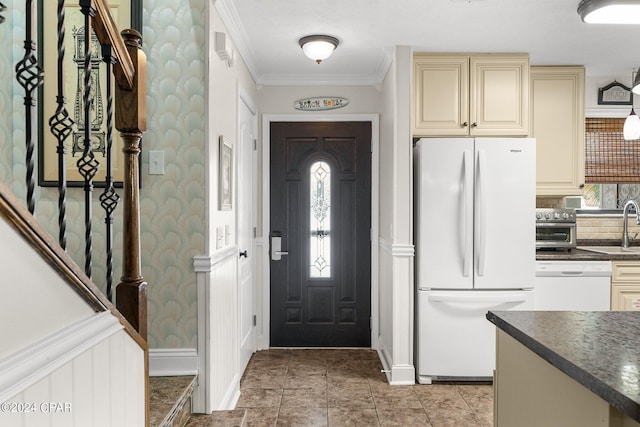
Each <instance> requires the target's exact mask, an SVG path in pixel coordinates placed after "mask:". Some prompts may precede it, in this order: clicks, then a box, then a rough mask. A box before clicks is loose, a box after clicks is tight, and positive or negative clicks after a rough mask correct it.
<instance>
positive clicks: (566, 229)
mask: <svg viewBox="0 0 640 427" xmlns="http://www.w3.org/2000/svg"><path fill="white" fill-rule="evenodd" d="M575 247H576V211H575V209H557V208H555V209H536V249H542V248H549V249H551V248H554V249H555V248H557V249H566V248H575Z"/></svg>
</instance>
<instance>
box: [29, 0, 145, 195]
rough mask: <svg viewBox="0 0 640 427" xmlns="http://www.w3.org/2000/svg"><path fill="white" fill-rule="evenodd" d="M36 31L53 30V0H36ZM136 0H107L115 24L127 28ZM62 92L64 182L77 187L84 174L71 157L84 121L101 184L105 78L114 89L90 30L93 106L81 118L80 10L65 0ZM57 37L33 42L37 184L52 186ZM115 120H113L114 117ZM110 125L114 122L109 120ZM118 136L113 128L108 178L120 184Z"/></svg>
mask: <svg viewBox="0 0 640 427" xmlns="http://www.w3.org/2000/svg"><path fill="white" fill-rule="evenodd" d="M39 7H40V10H39V12H40V13H39V17H40V18H39V23H38V24H39V34H41V35H42V34H57V25H58V21H57V2H53V1H45V2H40V5H39ZM139 7H140V2H137V1H132V0H110V1H109V8H110V11H111V14H112V16H113V18H114V20H115V22H116V24H117V26H118V28H120V29H125V28H131V27H132V19H131V18H132V15H135V16H139V14H140V11H138V10H136V11H133V10H132V9H133V8H135V9H138V8H139ZM64 13H65V20H64V28H65V38H64V48H65V55H64V62H63V65H64V81H63V83H64V96H65V98H66V110H67V112H68V114H69V116H70V118H71V119H72V120H73V122H74V124H73V127H72V130H71V133H70V134H69V136H68V137H67V139H66V140H65V148H66V157H65V163H66V176H67V185H68V186H70V187H80V186H82V185H83V184H84V179H83V178H82V175H81V174H80V172H79V171H78V166H77V162H78V159H79V158H81V156H82V153H83V151H84V132H85V126H90V127H91V150H92V152H93V155H94V156H95V159H96V160H97V161H98V172H97V173H96V175H95V178H94V181H93V183H94V185H95V186H97V187H103V186H104V185H105V178H106V152H107V94H106V86H107V78H110V79H111V84H112V88H113V89H114V90H113V92H115V80H114V78H113V75H111V76H107V75H106V67H105V64H104V62H103V61H102V53H101V47H100V43H99V42H98V39H97V37H96V36H95V34H93V31H92V34H93V37H92V39H91V50H92V59H91V84H92V87H91V90H92V97H93V106H92V109H91V120H90V123H85V117H84V102H83V95H84V90H83V85H84V82H83V80H84V39H85V34H84V15H83V14H82V12H81V10H80V5H79V1H78V0H70V1H66V2H65V5H64ZM57 44H58V40H57V37H46V38H43V37H41V38H40V40H39V41H38V48H39V49H38V56H39V58H40V63H41V64H42V65H41V66H42V68H43V70H44V73H45V81H44V84H43V85H42V87H41V88H40V90H39V96H38V117H39V118H38V131H39V138H38V184H39V185H40V186H43V187H54V186H57V184H58V154H57V146H58V141H57V139H56V138H55V136H54V135H53V134H52V133H51V129H50V127H49V119H50V118H51V117H52V116H54V115H55V112H56V108H57V106H58V104H57V95H58V84H57V83H58V52H57ZM114 121H115V119H114ZM114 126H115V123H114ZM122 146H123V143H122V139H121V138H120V135H119V132H118V131H117V130H116V129H113V148H112V160H113V163H112V164H113V177H114V180H115V183H116V186H118V187H121V186H122V181H123V178H124V163H123V153H122Z"/></svg>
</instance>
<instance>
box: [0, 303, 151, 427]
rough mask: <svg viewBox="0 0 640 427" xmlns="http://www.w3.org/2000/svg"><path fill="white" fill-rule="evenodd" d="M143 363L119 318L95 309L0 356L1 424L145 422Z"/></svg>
mask: <svg viewBox="0 0 640 427" xmlns="http://www.w3.org/2000/svg"><path fill="white" fill-rule="evenodd" d="M144 366H145V362H144V351H143V350H142V349H141V348H140V346H139V345H138V344H137V343H136V342H135V341H134V340H133V339H132V338H131V337H130V336H129V335H128V334H127V332H126V331H125V330H124V329H123V327H122V325H120V323H119V322H118V320H117V319H116V318H115V317H113V316H112V315H111V313H109V312H100V313H97V314H95V315H94V316H92V317H91V318H90V319H87V320H83V321H81V322H78V323H75V324H73V325H71V326H69V327H67V328H64V329H62V330H60V331H58V332H56V333H55V334H53V335H50V336H48V337H46V338H45V339H43V340H41V341H39V342H37V343H34V344H33V345H31V346H29V347H27V348H25V349H23V350H21V351H19V352H17V353H14V354H13V355H11V356H9V357H6V358H4V359H3V360H1V361H0V390H2V391H1V392H0V402H2V403H3V407H2V409H3V410H2V411H0V425H2V426H16V427H22V426H25V427H26V426H41V425H43V426H44V425H47V426H65V427H67V426H68V427H86V426H92V427H93V426H95V427H102V426H126V427H128V426H132V427H133V426H136V427H137V426H141V425H144V419H145V383H146V380H145V371H144ZM12 410H15V412H12ZM26 410H29V411H30V412H28V413H26V412H25V411H26Z"/></svg>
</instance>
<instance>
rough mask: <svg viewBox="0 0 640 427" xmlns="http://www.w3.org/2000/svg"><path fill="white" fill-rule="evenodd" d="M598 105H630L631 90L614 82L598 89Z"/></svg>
mask: <svg viewBox="0 0 640 427" xmlns="http://www.w3.org/2000/svg"><path fill="white" fill-rule="evenodd" d="M598 105H631V89H629V88H628V87H626V86H625V85H623V84H622V83H618V82H617V81H615V80H614V81H613V82H612V83H609V84H608V85H606V86H604V87H601V88H599V89H598Z"/></svg>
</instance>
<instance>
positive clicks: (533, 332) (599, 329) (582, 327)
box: [487, 311, 640, 422]
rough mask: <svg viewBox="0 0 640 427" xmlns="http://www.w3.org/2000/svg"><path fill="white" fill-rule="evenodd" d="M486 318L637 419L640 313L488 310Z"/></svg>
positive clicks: (639, 403) (639, 409)
mask: <svg viewBox="0 0 640 427" xmlns="http://www.w3.org/2000/svg"><path fill="white" fill-rule="evenodd" d="M487 319H489V321H491V322H492V323H494V324H495V325H496V326H497V327H498V328H500V329H502V330H503V331H505V332H506V333H507V334H509V335H511V336H512V337H513V338H515V339H516V340H517V341H519V342H520V343H522V344H523V345H524V346H526V347H527V348H529V349H530V350H531V351H533V352H534V353H535V354H537V355H538V356H540V357H542V358H543V359H544V360H546V361H547V362H549V363H551V364H552V365H553V366H555V367H556V368H557V369H559V370H560V371H561V372H563V373H565V374H566V375H568V376H569V377H571V378H573V379H574V380H576V381H577V382H578V383H580V384H581V385H583V386H584V387H586V388H587V389H589V390H591V391H592V392H593V393H595V394H596V395H598V396H600V397H601V398H602V399H603V400H605V401H606V402H608V403H609V405H611V406H613V407H615V408H616V409H618V410H619V411H620V412H622V413H623V414H625V415H627V416H628V417H630V418H632V419H634V420H635V421H639V422H640V312H638V311H599V312H579V311H490V312H488V313H487Z"/></svg>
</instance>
